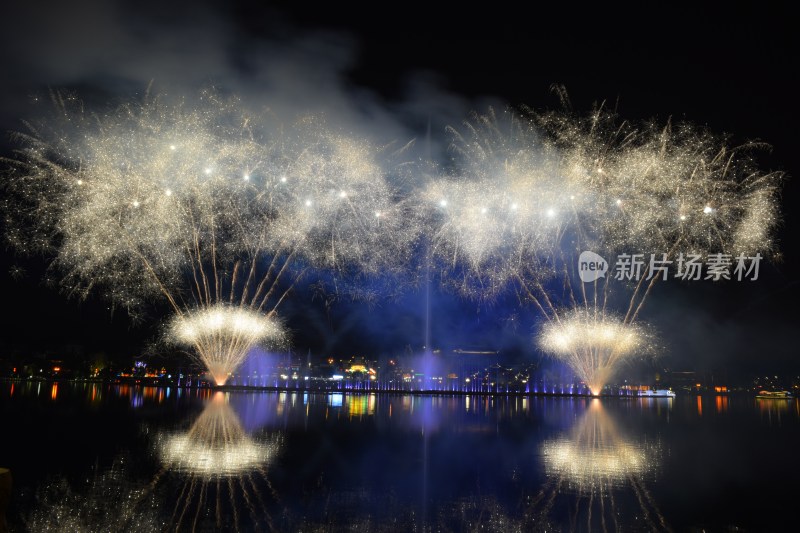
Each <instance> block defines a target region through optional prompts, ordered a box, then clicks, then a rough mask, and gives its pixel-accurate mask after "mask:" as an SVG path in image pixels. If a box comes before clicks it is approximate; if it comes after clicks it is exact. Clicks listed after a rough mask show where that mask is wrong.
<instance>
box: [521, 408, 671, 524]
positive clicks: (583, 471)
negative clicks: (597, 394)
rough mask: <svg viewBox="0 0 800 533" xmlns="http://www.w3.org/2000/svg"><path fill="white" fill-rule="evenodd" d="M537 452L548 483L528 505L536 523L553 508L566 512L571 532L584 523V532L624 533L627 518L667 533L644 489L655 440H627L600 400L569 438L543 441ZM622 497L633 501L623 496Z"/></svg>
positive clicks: (655, 465) (657, 447)
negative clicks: (627, 507) (628, 503)
mask: <svg viewBox="0 0 800 533" xmlns="http://www.w3.org/2000/svg"><path fill="white" fill-rule="evenodd" d="M541 453H542V456H543V461H544V470H545V474H546V475H547V477H548V482H547V483H546V484H545V486H544V488H543V489H542V491H541V492H540V493H539V495H538V496H537V497H536V498H534V499H533V500H532V510H534V512H535V513H538V518H537V520H538V521H540V522H541V521H547V520H549V519H550V515H551V514H552V513H553V512H554V511H556V510H558V509H561V510H562V511H563V510H564V509H569V511H568V514H569V517H568V520H569V523H570V524H573V530H574V525H575V524H579V523H584V524H586V528H587V530H588V531H596V530H602V531H607V530H612V531H625V530H628V529H629V528H630V527H629V525H628V524H624V523H623V521H626V520H627V517H633V518H634V521H636V522H637V523H638V524H639V525H642V526H645V529H646V530H650V531H669V530H670V528H669V527H668V525H667V524H666V521H665V519H664V517H663V515H662V514H661V512H660V511H659V509H658V506H657V505H656V503H655V501H654V499H653V497H652V496H651V494H650V492H649V490H648V489H647V487H646V485H645V479H647V477H649V476H652V475H655V473H656V472H657V471H658V469H659V468H660V462H661V457H662V456H663V451H662V450H661V444H660V441H658V440H656V441H649V442H648V441H647V440H641V441H634V440H632V439H630V438H628V437H626V436H625V435H624V434H623V433H622V432H621V431H620V430H619V429H618V427H617V425H616V423H615V422H614V420H613V418H612V417H611V415H610V414H609V413H608V412H607V411H606V410H605V409H604V408H603V406H602V403H601V400H599V399H593V400H591V403H590V405H589V408H588V409H587V410H586V412H585V413H584V414H583V415H582V417H581V418H580V419H579V420H578V422H577V424H576V425H575V426H574V427H573V429H572V430H571V431H570V434H569V435H568V436H565V437H560V438H557V439H554V440H550V441H545V442H544V443H543V444H542V447H541ZM625 492H631V493H633V495H634V496H635V498H633V499H632V500H628V499H626V498H624V497H622V496H621V495H622V494H623V493H625ZM624 501H633V502H636V503H635V505H636V507H635V508H633V509H631V510H630V511H627V510H626V511H624V512H622V511H621V507H620V506H621V505H622V502H624ZM557 502H566V503H563V504H559V503H557ZM639 520H641V522H638V521H639Z"/></svg>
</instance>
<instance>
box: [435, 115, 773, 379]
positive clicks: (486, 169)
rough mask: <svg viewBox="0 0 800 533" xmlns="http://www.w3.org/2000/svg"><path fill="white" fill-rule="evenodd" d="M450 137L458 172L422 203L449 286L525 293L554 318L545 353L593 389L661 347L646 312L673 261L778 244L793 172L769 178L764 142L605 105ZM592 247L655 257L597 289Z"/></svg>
mask: <svg viewBox="0 0 800 533" xmlns="http://www.w3.org/2000/svg"><path fill="white" fill-rule="evenodd" d="M451 133H452V134H453V138H454V142H453V145H452V146H453V151H454V154H455V157H454V160H453V165H452V166H451V168H450V169H448V172H447V174H446V175H445V176H444V177H438V178H435V179H432V180H431V181H430V183H429V185H428V186H427V187H426V188H425V190H424V191H423V192H422V195H421V201H422V202H423V204H424V205H425V206H427V212H428V214H429V217H430V218H429V220H430V221H431V224H432V229H430V230H429V231H430V232H431V234H432V235H433V237H432V242H433V243H434V247H435V250H434V253H435V254H436V256H437V257H438V260H439V262H438V264H439V266H440V268H441V271H442V274H443V278H444V279H446V280H448V281H449V282H450V283H453V284H455V286H456V287H457V289H458V290H459V291H461V292H462V293H464V294H466V295H469V296H472V297H477V298H491V297H494V296H496V295H497V294H499V293H500V292H501V291H503V290H505V289H507V288H508V287H509V286H513V287H514V289H515V290H516V291H517V294H518V295H519V297H520V300H521V301H523V302H525V303H528V304H532V305H533V306H534V307H535V308H536V309H537V310H538V311H539V312H540V313H541V315H542V316H543V317H544V318H545V319H546V323H545V325H544V327H543V328H542V332H541V335H540V342H539V345H540V347H541V348H542V349H543V350H544V351H546V352H547V353H549V354H551V355H553V356H555V357H557V358H559V359H563V360H565V361H566V362H567V363H568V364H569V365H570V366H571V367H572V368H573V370H574V371H575V373H576V374H577V375H578V376H579V377H580V378H581V379H582V380H583V381H584V382H585V383H586V384H587V386H588V387H589V389H590V390H591V392H592V393H593V394H599V393H600V391H601V390H602V388H603V386H604V384H605V383H606V382H607V380H608V379H609V378H610V377H611V376H612V375H613V372H614V369H615V367H616V366H617V365H618V364H619V363H620V362H621V361H624V360H626V359H629V358H630V357H632V356H634V355H635V354H643V353H646V352H647V351H648V348H649V347H650V346H651V345H652V343H651V341H652V334H651V333H650V331H649V328H648V327H647V326H645V325H642V324H639V323H637V318H638V316H639V313H640V311H641V309H642V307H643V305H644V302H645V300H646V299H647V296H648V294H649V293H650V292H651V289H652V288H653V286H654V285H655V283H656V282H657V281H658V280H659V279H665V278H666V277H667V275H668V273H669V272H670V271H671V269H670V268H669V265H673V267H677V271H678V275H680V273H681V272H680V271H681V268H682V265H683V262H684V260H685V257H684V254H693V255H696V256H697V257H703V258H705V257H707V256H708V255H709V254H712V253H724V254H728V255H727V257H728V259H733V260H734V261H736V260H742V261H748V260H749V261H752V260H753V259H754V257H755V256H754V254H756V253H757V252H767V251H769V250H770V249H771V245H772V242H771V240H770V230H771V228H772V227H773V226H774V225H775V223H776V220H777V208H776V194H777V189H778V184H779V180H780V174H779V173H762V172H760V171H758V169H757V168H756V166H755V164H754V162H753V160H752V159H751V157H750V155H749V154H750V152H751V150H752V149H754V148H757V146H756V145H752V144H750V145H745V146H740V147H736V148H730V147H729V146H728V143H727V140H726V139H723V138H719V137H716V136H713V135H710V134H708V133H705V132H702V131H700V130H697V129H696V128H693V127H691V126H688V125H679V126H672V125H671V124H667V125H666V126H663V127H657V126H656V125H654V124H644V125H640V126H634V125H632V124H629V123H626V122H621V121H619V119H618V118H617V117H616V116H615V115H613V114H610V113H607V112H606V111H605V110H603V109H602V108H601V109H598V110H596V111H595V112H594V113H593V114H591V115H590V116H589V117H588V118H585V119H584V118H580V117H575V116H574V115H572V114H571V113H565V112H559V113H548V114H537V113H534V112H532V111H529V110H524V111H521V112H512V111H508V112H506V113H505V114H503V115H502V116H500V117H498V116H497V115H496V114H495V113H494V112H493V111H491V110H490V112H489V114H487V115H475V116H474V117H473V119H472V120H470V121H468V122H466V123H465V127H464V128H463V131H457V130H455V129H451ZM582 251H593V252H595V253H597V254H600V255H601V256H602V257H604V258H606V259H611V258H613V257H616V256H617V255H618V254H629V257H631V256H632V255H631V254H640V253H641V254H643V257H647V258H648V260H647V261H643V262H642V264H641V265H640V266H638V267H637V268H638V271H633V270H631V271H628V272H623V273H622V274H621V275H618V273H614V272H609V273H607V275H605V276H603V277H598V278H597V279H595V280H593V281H592V282H589V283H584V282H582V281H581V280H580V279H579V273H578V257H579V255H580V254H581V252H582ZM651 254H652V257H653V258H654V260H653V261H651V260H650V259H649V258H651ZM634 274H635V275H636V277H634Z"/></svg>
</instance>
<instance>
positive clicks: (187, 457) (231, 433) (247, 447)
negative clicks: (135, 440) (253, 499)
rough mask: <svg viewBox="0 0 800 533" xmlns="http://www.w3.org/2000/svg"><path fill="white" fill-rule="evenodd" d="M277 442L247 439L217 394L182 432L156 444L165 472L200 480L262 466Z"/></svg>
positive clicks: (219, 393)
mask: <svg viewBox="0 0 800 533" xmlns="http://www.w3.org/2000/svg"><path fill="white" fill-rule="evenodd" d="M278 446H279V444H278V442H277V441H271V442H259V441H256V440H254V439H252V438H250V437H249V436H248V435H247V433H246V432H245V430H244V429H243V427H242V424H241V422H240V421H239V418H238V417H237V416H236V413H234V411H233V409H231V407H230V405H229V404H228V398H227V396H226V395H225V394H224V393H222V392H217V393H216V394H214V397H213V398H212V399H211V401H210V402H209V403H208V405H207V406H206V408H205V410H204V411H203V413H202V414H201V415H200V416H199V417H198V419H197V420H196V421H195V423H194V424H193V425H192V427H191V428H190V429H189V431H188V432H186V433H178V434H173V435H169V436H167V437H166V438H164V439H163V440H162V441H161V442H160V443H159V445H158V451H159V456H160V457H161V461H162V463H163V464H164V466H165V467H167V468H168V469H169V470H172V471H176V472H182V473H190V474H192V475H196V476H202V477H226V476H236V475H239V474H242V473H247V472H250V471H253V470H255V469H257V468H259V467H261V466H264V465H266V464H267V463H268V462H269V461H270V459H271V458H272V457H273V456H274V454H275V453H276V451H277V449H278Z"/></svg>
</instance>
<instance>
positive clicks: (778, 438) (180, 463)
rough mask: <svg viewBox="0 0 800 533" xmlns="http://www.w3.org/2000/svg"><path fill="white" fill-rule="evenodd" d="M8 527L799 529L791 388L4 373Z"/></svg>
mask: <svg viewBox="0 0 800 533" xmlns="http://www.w3.org/2000/svg"><path fill="white" fill-rule="evenodd" d="M0 417H2V433H0V435H2V437H0V467H8V468H11V470H12V473H13V481H14V487H13V493H12V498H11V504H10V507H9V510H8V512H7V518H8V521H9V524H10V526H11V530H12V531H161V530H171V531H176V530H177V531H191V530H196V531H215V530H223V531H271V530H277V531H298V530H302V531H339V530H353V531H463V530H469V531H474V530H480V531H537V530H541V531H552V530H555V531H561V530H563V531H570V530H575V531H620V530H621V531H651V530H657V531H670V530H672V531H692V530H697V531H700V530H703V529H705V530H732V529H733V528H741V529H745V530H755V531H764V530H767V531H769V530H772V531H775V530H786V529H787V528H789V529H791V528H793V527H796V516H797V506H796V501H797V493H796V492H795V491H796V489H797V485H798V479H800V477H798V474H800V457H798V445H799V444H800V404H798V402H797V400H758V399H756V398H754V397H752V396H746V395H741V396H738V395H731V396H695V395H684V396H678V397H677V398H675V399H674V400H668V399H649V400H645V399H642V400H623V399H616V398H600V399H588V398H564V397H517V396H508V397H507V396H496V397H492V396H480V395H475V396H460V395H459V396H411V395H392V394H347V393H344V394H343V393H330V394H315V393H303V392H236V391H230V392H215V391H212V390H208V389H201V390H190V389H175V388H172V389H168V388H155V387H134V386H128V385H116V386H115V385H103V384H93V383H87V384H73V383H50V382H35V383H30V382H27V383H26V382H0Z"/></svg>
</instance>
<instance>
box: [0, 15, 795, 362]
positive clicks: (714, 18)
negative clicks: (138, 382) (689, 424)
mask: <svg viewBox="0 0 800 533" xmlns="http://www.w3.org/2000/svg"><path fill="white" fill-rule="evenodd" d="M557 5H561V4H557ZM619 9H622V8H614V7H612V6H610V5H609V6H603V7H602V8H601V7H600V6H595V7H594V8H593V9H590V10H587V9H586V8H582V7H578V6H569V5H566V6H564V8H563V9H561V10H557V9H556V7H554V5H552V4H549V5H548V6H547V7H542V6H541V5H539V4H533V5H532V6H531V7H530V8H528V9H527V10H526V12H525V13H521V12H519V11H518V10H517V8H514V7H512V6H510V5H509V6H504V5H501V4H500V3H497V2H491V3H487V4H486V5H485V6H483V7H482V8H481V9H473V8H467V7H463V8H461V9H459V8H455V9H451V10H449V11H447V12H446V13H443V14H434V13H432V12H431V11H430V10H429V8H428V7H426V6H425V5H424V4H423V5H422V6H414V5H411V4H408V3H399V4H385V3H375V4H373V7H372V8H370V9H366V10H360V11H352V10H348V9H344V8H342V7H341V5H340V3H327V4H326V5H325V6H324V7H321V8H320V7H313V8H312V7H311V6H310V5H305V4H303V3H299V4H298V3H295V7H294V8H289V7H271V8H267V7H264V6H263V5H262V4H261V3H255V2H254V3H237V4H236V5H228V3H225V2H220V3H218V4H216V3H207V4H201V3H199V2H192V3H187V4H186V5H184V6H179V5H172V3H167V2H150V1H144V2H142V1H137V2H120V3H118V4H116V5H115V6H111V5H110V3H107V2H102V1H99V0H98V1H96V2H69V3H67V2H62V3H56V4H53V5H51V4H50V3H45V2H39V1H27V2H21V1H17V0H12V1H10V2H6V3H4V5H3V7H2V11H3V16H2V17H1V19H2V22H0V24H1V25H2V31H1V32H0V54H2V57H1V58H0V64H2V70H3V78H4V83H3V84H2V88H0V91H2V95H1V96H0V129H2V130H3V131H5V132H9V131H16V130H21V129H23V125H22V120H23V119H28V118H37V117H41V116H43V115H44V114H45V113H46V111H47V109H46V107H43V105H42V99H41V98H39V99H38V101H37V100H36V97H37V96H39V97H40V96H43V95H46V94H47V91H48V89H49V88H54V89H69V90H75V91H76V92H77V93H78V95H80V96H81V97H82V98H83V99H84V100H85V101H86V104H87V106H90V107H92V106H93V107H96V108H97V109H100V110H102V109H103V108H108V107H109V106H112V105H113V104H114V103H115V102H118V101H124V100H126V99H130V98H135V97H136V96H137V95H141V94H142V93H143V92H144V90H145V89H146V88H147V86H148V84H150V83H151V82H152V83H153V87H154V88H155V90H156V91H158V92H164V93H167V94H173V95H181V94H183V95H187V96H191V95H193V94H196V93H197V91H198V90H199V89H201V88H203V87H208V86H210V85H213V86H215V87H218V88H221V89H223V90H225V91H230V92H232V93H235V94H237V95H239V96H240V97H241V98H242V100H243V102H245V103H246V104H249V105H253V106H254V107H257V106H263V105H269V106H270V108H271V109H273V110H274V111H276V112H277V113H278V114H279V115H282V116H292V115H293V114H297V113H301V112H306V111H314V112H322V113H325V114H326V116H327V117H328V118H329V120H330V122H332V123H335V124H338V125H341V126H342V127H344V128H345V129H347V130H353V131H356V132H358V133H364V134H368V135H370V136H372V137H377V138H379V139H383V140H387V141H390V140H397V141H400V142H406V141H408V140H410V139H426V134H427V131H428V127H429V125H430V131H431V139H433V141H432V145H431V151H432V153H433V154H434V156H435V157H436V156H437V155H441V154H444V153H445V148H446V146H445V142H446V138H447V137H446V135H445V134H444V127H445V126H446V125H449V124H454V125H457V124H459V123H460V122H461V121H462V120H463V119H464V118H465V117H466V116H467V114H468V112H469V111H471V110H479V111H481V110H485V109H486V107H487V106H488V105H493V106H495V107H496V108H499V109H502V108H503V107H504V106H505V105H508V104H511V105H520V104H526V105H528V106H531V107H534V108H536V109H548V108H550V109H555V108H558V107H559V106H560V105H561V104H560V103H559V100H558V98H557V97H556V95H555V94H554V93H553V92H552V91H551V86H552V85H553V84H562V85H564V86H565V87H566V89H567V91H568V93H569V96H570V100H571V102H572V106H573V108H574V109H576V110H578V111H583V112H584V113H585V112H589V111H590V110H591V108H592V105H593V103H595V102H600V101H606V102H607V104H608V105H609V106H611V107H616V108H617V110H618V112H619V113H620V115H621V116H623V117H624V118H626V119H630V120H634V121H636V120H644V119H650V118H655V119H657V120H660V121H662V122H664V121H666V120H667V119H668V118H670V117H672V118H673V119H674V120H688V121H690V122H693V123H696V124H699V125H702V126H707V127H708V128H709V129H710V130H711V131H713V132H716V133H728V134H730V135H732V136H733V138H734V139H735V140H736V141H746V140H756V139H757V140H763V141H766V142H768V143H769V144H770V145H772V147H773V150H772V151H771V152H770V153H765V154H762V155H761V159H760V162H761V164H762V168H763V169H764V170H782V171H785V172H786V173H787V178H786V181H785V183H784V188H783V195H782V204H783V205H782V208H783V209H782V210H783V216H784V221H783V224H782V226H781V227H780V228H779V230H778V242H779V250H780V252H781V253H780V256H779V258H778V259H779V260H778V261H773V262H771V263H770V264H769V265H765V266H764V267H763V268H762V278H761V279H759V280H758V281H757V282H754V283H750V284H747V283H736V282H731V283H727V284H724V285H720V284H716V285H714V284H710V283H696V284H679V283H669V284H662V285H661V286H659V287H657V289H656V291H655V293H654V294H653V296H652V297H651V298H652V299H651V300H649V302H648V304H647V306H646V310H645V312H644V314H643V316H642V318H644V319H645V320H647V321H648V322H649V323H651V324H653V325H654V326H655V327H656V329H657V330H658V332H659V334H660V336H661V337H662V340H663V345H664V347H663V353H664V356H663V358H662V363H663V364H664V365H666V366H670V367H673V368H687V367H693V368H695V369H697V370H708V371H715V372H722V371H730V372H731V373H749V372H758V373H767V372H769V373H774V372H781V373H784V372H792V373H797V372H798V370H799V367H798V364H797V355H798V350H797V348H796V346H797V344H796V340H795V339H796V336H797V334H796V326H797V325H798V318H800V313H798V306H797V303H798V298H800V291H799V290H798V283H797V280H798V273H799V272H800V270H799V268H798V267H800V263H799V262H798V261H800V257H798V251H799V249H798V244H797V242H798V240H797V238H796V235H797V232H798V230H800V222H799V221H798V216H797V212H796V210H795V207H796V206H797V205H798V199H800V198H799V197H798V186H797V182H796V179H795V177H794V176H796V175H798V170H797V168H798V161H799V160H798V153H799V152H798V150H797V147H798V146H800V144H799V143H798V141H800V139H798V128H797V123H798V113H797V104H796V102H797V95H798V94H800V87H798V82H797V61H796V58H795V57H794V55H793V50H795V49H796V48H797V45H798V43H797V42H796V41H797V32H796V29H795V28H794V27H793V24H792V22H791V21H793V20H794V18H793V17H792V16H790V14H789V12H788V8H787V7H785V6H781V7H774V6H770V7H769V8H767V7H766V6H762V5H759V6H757V7H752V8H749V9H747V10H741V9H739V8H734V7H733V6H732V5H731V4H730V3H727V4H721V5H720V6H717V7H703V6H695V7H693V8H691V9H689V8H687V9H678V8H666V7H664V8H663V9H662V10H654V11H637V12H635V13H629V12H625V13H624V15H622V14H621V13H620V12H619ZM639 9H640V8H639ZM530 13H532V14H530ZM634 20H635V21H636V22H635V23H634V22H633V21H634ZM2 139H3V140H2V143H0V150H1V151H2V154H3V155H9V153H10V148H11V144H12V143H11V141H10V139H9V135H4V136H3V138H2ZM44 265H45V263H44V261H42V260H37V259H35V258H34V259H31V258H18V257H15V255H14V253H13V251H12V250H9V249H4V250H3V255H2V261H1V262H0V289H2V294H3V295H4V296H5V298H4V303H5V305H6V311H5V312H4V313H3V314H4V324H3V328H2V333H0V349H4V350H15V351H20V350H30V351H32V352H36V351H46V352H57V351H58V350H60V349H62V348H63V347H64V346H68V345H78V346H82V347H84V348H85V349H86V350H90V351H97V350H103V351H108V352H110V353H113V354H119V355H128V356H129V355H136V354H138V353H139V352H140V351H141V349H142V347H143V346H144V345H145V343H146V342H147V341H148V340H149V339H151V338H153V337H154V336H155V335H156V333H157V331H156V329H155V328H154V327H153V326H152V325H148V324H143V325H138V326H136V325H132V324H131V323H130V321H129V320H128V318H127V317H126V315H125V314H124V313H116V314H114V315H113V316H112V315H111V313H110V311H109V309H108V307H109V306H108V304H107V303H105V302H102V301H99V300H92V299H90V300H89V301H86V302H82V303H81V302H77V301H69V300H66V299H65V298H64V297H63V296H62V295H60V294H59V293H58V291H57V290H56V289H54V288H51V287H47V286H45V285H44V284H43V283H42V277H43V272H44V268H45V266H44ZM14 266H21V267H23V269H24V275H23V276H21V277H19V276H14V277H13V278H19V279H13V278H12V275H11V273H10V270H11V269H12V267H14ZM433 293H434V296H433V299H432V304H431V306H432V316H433V317H434V319H433V321H432V326H431V331H432V338H433V344H434V345H440V346H451V347H454V346H459V345H463V346H482V347H496V348H501V349H503V350H504V351H505V352H507V353H508V354H511V356H512V357H513V358H516V359H517V360H519V359H520V358H521V359H524V358H529V359H531V360H532V359H534V358H536V357H538V355H537V353H536V352H535V350H534V348H533V343H532V332H533V328H534V327H535V324H536V316H535V313H534V311H533V310H532V309H519V308H518V307H517V306H516V305H515V304H514V302H513V299H501V300H499V301H497V302H494V303H493V304H491V305H481V304H478V303H475V302H469V301H465V300H462V299H460V298H459V297H457V296H454V295H449V294H442V293H440V291H438V290H437V289H436V287H434V288H433ZM422 294H423V292H422V291H420V290H410V291H409V293H408V294H406V295H405V296H404V297H402V298H400V299H399V300H397V301H387V302H382V303H378V304H377V306H375V307H367V306H365V305H361V304H347V303H339V304H336V305H333V306H332V307H331V308H330V309H325V308H324V307H323V306H322V305H320V303H319V301H318V300H312V298H311V295H310V294H308V293H307V292H303V291H301V292H299V293H298V294H296V295H295V296H294V298H293V300H292V302H291V304H290V305H287V306H285V307H284V308H283V309H282V313H284V316H286V317H287V318H288V319H289V325H290V327H291V328H292V329H293V331H294V344H295V346H296V348H297V349H298V351H301V352H304V351H305V350H307V349H308V348H311V349H312V350H313V351H314V352H315V353H320V354H321V353H336V354H337V355H349V354H350V353H365V354H367V355H369V354H377V353H378V352H384V353H391V352H400V351H402V350H404V349H405V347H406V346H407V345H410V346H411V347H412V349H418V348H419V347H420V346H421V345H422V343H423V339H424V333H423V330H424V326H423V322H424V316H425V305H424V299H423V297H422ZM157 312H158V310H156V313H157ZM154 322H157V321H154Z"/></svg>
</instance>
